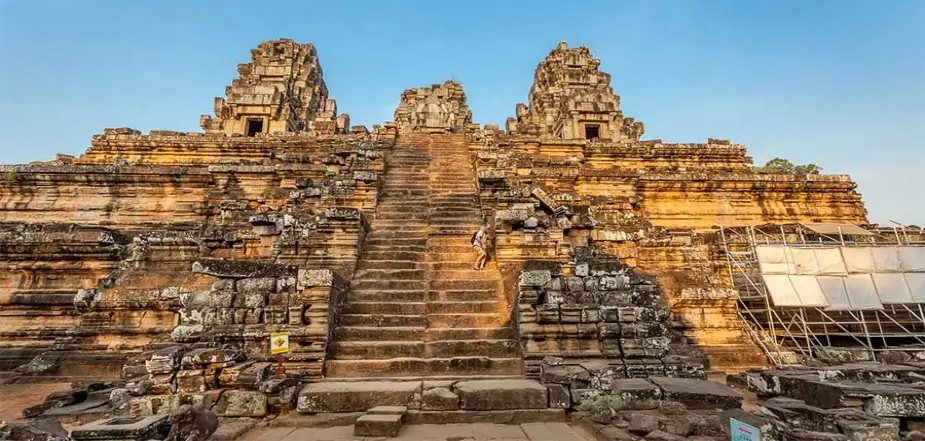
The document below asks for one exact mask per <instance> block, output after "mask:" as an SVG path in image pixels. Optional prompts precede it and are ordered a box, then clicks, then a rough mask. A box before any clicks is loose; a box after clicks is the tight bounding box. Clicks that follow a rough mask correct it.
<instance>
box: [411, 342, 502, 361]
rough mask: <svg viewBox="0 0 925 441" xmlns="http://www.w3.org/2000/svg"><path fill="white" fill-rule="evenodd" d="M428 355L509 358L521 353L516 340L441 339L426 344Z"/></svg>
mask: <svg viewBox="0 0 925 441" xmlns="http://www.w3.org/2000/svg"><path fill="white" fill-rule="evenodd" d="M424 347H425V354H426V355H427V356H428V357H435V356H441V357H452V356H482V357H492V358H509V357H517V356H518V355H519V350H518V349H519V348H518V342H517V341H515V340H439V341H431V342H427V343H425V344H424Z"/></svg>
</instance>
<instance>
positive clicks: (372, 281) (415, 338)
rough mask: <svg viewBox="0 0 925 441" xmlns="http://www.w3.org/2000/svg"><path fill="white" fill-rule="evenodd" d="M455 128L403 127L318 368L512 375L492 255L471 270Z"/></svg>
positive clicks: (462, 156)
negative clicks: (448, 131) (446, 131)
mask: <svg viewBox="0 0 925 441" xmlns="http://www.w3.org/2000/svg"><path fill="white" fill-rule="evenodd" d="M467 148H468V147H467V144H466V138H465V137H464V136H462V135H437V136H432V135H426V134H411V135H404V136H402V137H401V138H400V140H399V145H398V146H396V148H395V149H394V151H393V152H392V153H390V156H389V158H388V169H387V171H386V173H385V176H384V186H383V188H382V193H381V198H380V201H379V205H378V209H377V213H376V216H375V219H374V220H373V221H372V223H371V231H370V233H369V234H368V235H367V237H366V240H365V243H364V246H363V254H362V255H361V257H360V262H359V264H358V269H357V272H356V274H355V275H354V278H353V280H352V282H351V289H350V293H349V294H348V298H347V302H346V304H345V305H344V310H343V313H342V315H341V317H340V326H339V327H338V328H336V329H335V333H334V343H332V347H331V356H332V357H331V358H332V359H330V360H328V361H327V362H326V363H325V376H326V377H327V378H330V379H337V378H352V379H363V378H399V377H401V378H435V377H447V378H462V377H472V376H495V377H498V376H512V375H520V374H521V372H522V361H521V358H520V356H519V351H518V348H517V341H516V339H515V338H514V332H513V328H512V326H511V324H510V308H509V306H508V305H507V302H506V301H504V295H503V292H502V289H501V275H500V273H499V272H498V270H497V268H496V267H495V266H494V263H491V264H490V266H489V267H487V268H486V269H485V270H483V271H474V270H472V269H471V267H472V263H473V260H474V255H473V252H472V249H471V247H470V246H469V244H468V241H469V238H470V236H471V233H472V232H473V231H475V229H476V228H477V227H478V224H479V221H480V218H479V208H478V201H477V193H476V187H475V177H474V172H473V171H472V168H471V166H470V164H469V160H468V157H467Z"/></svg>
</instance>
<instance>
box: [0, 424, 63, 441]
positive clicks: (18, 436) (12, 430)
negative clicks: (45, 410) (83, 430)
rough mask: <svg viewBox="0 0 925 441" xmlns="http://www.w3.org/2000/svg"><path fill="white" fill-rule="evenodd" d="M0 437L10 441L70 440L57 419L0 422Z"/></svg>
mask: <svg viewBox="0 0 925 441" xmlns="http://www.w3.org/2000/svg"><path fill="white" fill-rule="evenodd" d="M0 439H2V440H10V441H70V438H68V434H67V430H66V429H65V428H64V427H61V423H60V422H58V421H57V420H37V421H10V422H0Z"/></svg>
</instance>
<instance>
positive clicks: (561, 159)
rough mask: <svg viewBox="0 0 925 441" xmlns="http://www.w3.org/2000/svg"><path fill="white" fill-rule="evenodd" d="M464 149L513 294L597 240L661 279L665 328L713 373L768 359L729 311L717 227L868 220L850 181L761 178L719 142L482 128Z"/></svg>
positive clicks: (731, 295) (731, 299) (735, 148)
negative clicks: (535, 265) (533, 267)
mask: <svg viewBox="0 0 925 441" xmlns="http://www.w3.org/2000/svg"><path fill="white" fill-rule="evenodd" d="M470 152H471V159H472V161H473V163H474V164H475V167H476V170H477V173H478V179H479V189H480V200H481V204H482V208H483V210H485V211H486V212H488V213H490V215H491V216H492V217H493V219H494V223H493V230H494V245H495V250H494V251H495V254H496V256H497V259H498V262H499V266H500V267H502V271H503V272H505V274H506V280H507V281H508V284H507V289H508V292H509V297H514V296H515V294H513V293H514V292H516V291H517V287H516V281H515V279H516V277H517V274H519V271H520V270H521V269H522V268H523V265H524V263H525V262H527V261H530V260H546V261H555V262H559V263H563V264H564V263H567V262H569V260H570V255H571V253H572V251H573V250H575V249H576V248H580V247H585V246H588V245H593V246H594V247H595V248H597V249H599V250H600V251H602V252H604V253H606V254H609V255H611V256H615V257H617V258H618V259H619V261H620V262H621V263H624V264H626V265H628V266H630V267H631V268H633V269H635V270H637V271H641V272H643V273H645V274H651V275H653V276H656V277H657V279H658V281H659V283H660V285H661V287H662V289H663V291H664V294H665V301H666V303H667V304H668V305H669V306H670V307H671V310H672V312H673V313H674V314H673V315H672V319H671V320H670V322H669V324H670V326H671V327H672V328H673V329H676V330H677V331H679V332H682V333H683V334H684V335H685V336H686V337H687V338H688V339H690V340H691V341H692V342H694V343H696V344H697V345H698V346H699V347H700V348H701V349H702V350H703V351H704V352H706V353H707V355H708V357H709V359H710V365H711V369H719V370H726V371H729V372H733V371H738V370H741V369H745V368H750V367H756V366H761V365H764V364H765V363H766V360H765V357H764V356H763V354H762V353H761V351H760V349H759V348H758V347H757V346H756V345H755V344H754V342H753V341H752V338H751V337H750V336H749V334H748V332H747V331H746V328H745V326H744V324H743V323H742V322H741V320H740V318H739V317H738V314H737V313H736V295H737V294H736V293H735V292H734V291H733V290H731V288H730V282H729V277H728V273H727V266H726V258H725V255H724V254H723V249H722V246H721V245H720V238H719V236H718V235H717V234H715V233H714V232H713V229H714V228H716V227H717V226H718V225H761V224H767V223H783V222H815V221H823V222H848V223H864V222H865V215H866V211H865V209H864V206H863V203H862V201H861V198H860V195H859V194H858V193H857V192H856V191H855V190H854V189H855V187H856V184H854V183H853V182H852V181H851V180H850V179H849V178H848V177H847V176H841V175H766V174H756V173H754V172H753V171H752V167H751V159H750V158H749V157H748V156H746V149H745V147H744V146H742V145H738V144H733V143H730V142H728V141H723V140H716V139H710V140H708V141H707V142H706V143H685V144H669V143H663V142H661V141H658V140H654V141H633V140H623V141H619V142H612V141H594V140H591V141H588V140H581V141H579V140H550V139H544V138H540V137H531V136H525V135H522V134H517V133H515V134H505V133H501V132H499V131H497V130H494V129H490V128H485V129H482V130H480V131H477V132H474V133H472V134H471V135H470ZM575 338H577V337H575Z"/></svg>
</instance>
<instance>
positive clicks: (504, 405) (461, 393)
mask: <svg viewBox="0 0 925 441" xmlns="http://www.w3.org/2000/svg"><path fill="white" fill-rule="evenodd" d="M377 406H406V407H407V408H408V409H410V410H412V411H415V410H418V411H422V416H419V417H417V418H419V419H421V420H422V421H433V418H434V417H430V416H427V415H428V414H427V413H426V412H428V411H433V412H442V413H447V412H453V411H518V410H544V409H547V408H548V407H549V397H548V394H547V390H546V387H545V386H543V385H542V384H540V383H539V382H536V381H533V380H525V379H489V380H484V379H483V380H415V381H327V382H321V383H312V384H308V385H306V386H305V387H304V388H303V389H302V391H301V392H300V393H299V398H298V406H297V409H298V411H299V412H300V413H308V414H316V413H340V412H364V411H368V410H369V409H372V408H374V407H377ZM507 417H509V416H500V414H499V418H501V419H504V418H507ZM446 422H451V421H446Z"/></svg>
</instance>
